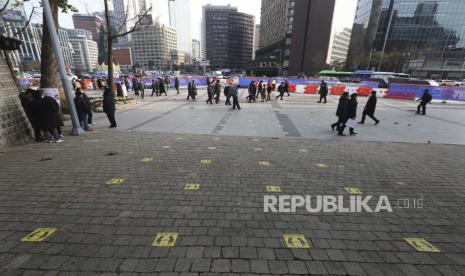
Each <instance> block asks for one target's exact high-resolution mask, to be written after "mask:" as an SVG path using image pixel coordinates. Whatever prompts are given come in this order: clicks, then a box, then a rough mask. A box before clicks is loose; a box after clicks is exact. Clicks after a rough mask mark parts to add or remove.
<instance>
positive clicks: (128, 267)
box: [118, 259, 139, 272]
mask: <svg viewBox="0 0 465 276" xmlns="http://www.w3.org/2000/svg"><path fill="white" fill-rule="evenodd" d="M138 263H139V260H138V259H124V260H123V261H122V262H121V263H120V265H119V268H118V269H119V271H128V272H131V271H135V270H136V267H137V265H138Z"/></svg>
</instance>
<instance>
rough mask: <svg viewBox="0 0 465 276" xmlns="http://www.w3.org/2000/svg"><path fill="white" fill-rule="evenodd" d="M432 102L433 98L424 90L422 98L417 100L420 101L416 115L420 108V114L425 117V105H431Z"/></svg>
mask: <svg viewBox="0 0 465 276" xmlns="http://www.w3.org/2000/svg"><path fill="white" fill-rule="evenodd" d="M432 100H433V96H431V94H430V93H429V90H428V89H425V91H424V92H423V96H422V97H421V98H419V99H418V100H417V102H418V101H420V104H419V105H418V107H417V114H420V108H421V109H422V112H421V114H422V115H426V105H427V104H429V103H431V101H432Z"/></svg>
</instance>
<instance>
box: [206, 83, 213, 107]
mask: <svg viewBox="0 0 465 276" xmlns="http://www.w3.org/2000/svg"><path fill="white" fill-rule="evenodd" d="M207 95H208V99H207V104H208V103H210V104H213V86H212V83H211V82H210V83H208V84H207Z"/></svg>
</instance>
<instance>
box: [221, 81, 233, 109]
mask: <svg viewBox="0 0 465 276" xmlns="http://www.w3.org/2000/svg"><path fill="white" fill-rule="evenodd" d="M231 93H232V91H231V85H230V84H229V83H228V84H226V86H225V87H224V90H223V94H224V96H225V97H226V101H225V103H224V105H231V96H232V94H231Z"/></svg>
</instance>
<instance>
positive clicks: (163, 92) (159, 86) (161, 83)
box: [158, 78, 168, 96]
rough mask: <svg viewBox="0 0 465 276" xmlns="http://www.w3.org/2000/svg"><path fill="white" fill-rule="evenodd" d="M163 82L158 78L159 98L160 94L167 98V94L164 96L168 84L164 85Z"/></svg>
mask: <svg viewBox="0 0 465 276" xmlns="http://www.w3.org/2000/svg"><path fill="white" fill-rule="evenodd" d="M165 81H166V79H165ZM165 81H163V79H162V78H160V80H159V82H158V90H159V93H160V96H161V94H165V96H168V94H166V88H167V87H168V84H165Z"/></svg>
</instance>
